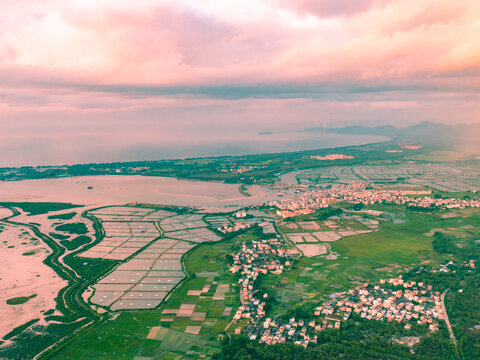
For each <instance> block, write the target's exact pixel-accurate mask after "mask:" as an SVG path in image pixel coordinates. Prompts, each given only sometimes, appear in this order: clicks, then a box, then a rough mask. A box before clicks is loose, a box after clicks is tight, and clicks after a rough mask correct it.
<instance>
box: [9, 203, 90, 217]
mask: <svg viewBox="0 0 480 360" xmlns="http://www.w3.org/2000/svg"><path fill="white" fill-rule="evenodd" d="M0 206H4V207H18V208H20V209H22V210H23V211H25V212H26V213H28V215H39V214H46V213H48V212H50V211H59V210H66V209H71V208H77V207H82V206H83V205H74V204H69V203H57V202H0Z"/></svg>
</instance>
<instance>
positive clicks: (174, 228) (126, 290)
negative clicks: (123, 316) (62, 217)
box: [80, 206, 221, 311]
mask: <svg viewBox="0 0 480 360" xmlns="http://www.w3.org/2000/svg"><path fill="white" fill-rule="evenodd" d="M91 214H92V215H94V216H96V217H97V218H98V219H100V220H101V222H102V227H103V229H104V231H105V237H104V239H103V240H102V241H101V242H100V243H98V244H97V245H95V246H94V247H92V248H91V249H89V250H87V251H85V252H83V253H82V254H80V256H82V257H91V258H103V259H113V260H120V261H122V263H121V264H120V265H118V266H117V267H116V268H115V269H114V270H113V271H112V272H111V273H110V274H108V275H107V276H105V277H104V278H102V279H100V281H98V282H97V283H96V284H95V285H93V287H92V289H91V293H93V295H92V296H91V297H90V299H89V301H90V302H91V303H92V304H95V305H98V306H102V307H107V308H109V309H110V310H112V311H116V310H130V309H152V308H156V307H157V306H159V305H160V303H161V302H162V301H163V300H164V299H165V298H166V297H167V296H168V294H169V293H170V292H171V291H172V290H173V289H174V288H175V287H176V286H177V285H178V284H180V283H181V282H182V281H183V280H184V279H185V277H186V275H187V274H186V273H185V271H184V268H183V264H182V258H183V256H184V255H185V254H186V253H187V252H188V251H190V250H191V249H192V248H194V247H195V246H196V244H197V243H202V242H214V241H219V240H221V237H220V236H218V235H216V234H215V233H214V232H213V231H211V230H209V229H208V228H207V226H208V225H207V223H205V222H204V221H203V220H202V218H203V216H204V215H202V214H188V215H177V214H176V213H174V212H172V211H165V210H154V209H145V208H140V207H119V206H115V207H108V208H101V209H99V210H94V211H92V212H91Z"/></svg>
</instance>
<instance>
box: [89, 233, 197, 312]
mask: <svg viewBox="0 0 480 360" xmlns="http://www.w3.org/2000/svg"><path fill="white" fill-rule="evenodd" d="M194 246H195V245H194V244H191V243H186V242H181V241H178V240H174V239H168V238H166V239H159V240H157V241H155V243H153V244H152V245H150V246H149V247H148V248H147V249H145V250H144V251H142V252H141V253H140V254H138V255H136V256H135V257H133V258H132V259H131V260H129V261H127V262H125V263H123V264H121V265H119V266H118V267H117V268H116V269H115V270H114V271H113V272H111V273H110V274H109V275H107V276H106V277H104V278H103V279H101V280H100V281H99V282H98V283H97V284H95V285H94V286H93V288H94V289H95V293H94V295H93V296H92V297H91V298H90V301H91V302H92V303H94V304H96V305H100V306H106V307H110V309H111V310H125V309H151V308H155V307H157V306H158V305H159V304H160V303H161V302H162V300H163V299H164V298H165V297H166V295H167V294H168V292H170V290H172V289H173V288H174V287H175V286H176V285H177V284H179V283H180V282H181V281H182V280H183V279H184V278H185V273H184V272H183V269H182V264H181V257H182V256H183V254H185V253H186V252H187V251H189V250H190V249H191V248H193V247H194Z"/></svg>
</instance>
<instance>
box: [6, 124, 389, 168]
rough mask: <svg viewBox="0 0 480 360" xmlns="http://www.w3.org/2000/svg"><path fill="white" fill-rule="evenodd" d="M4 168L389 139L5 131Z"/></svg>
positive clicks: (289, 133)
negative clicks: (15, 134) (16, 134)
mask: <svg viewBox="0 0 480 360" xmlns="http://www.w3.org/2000/svg"><path fill="white" fill-rule="evenodd" d="M0 140H2V141H0V167H2V166H4V167H5V166H36V165H64V164H78V163H100V162H122V161H136V160H160V159H178V158H189V157H200V156H224V155H246V154H260V153H277V152H291V151H299V150H314V149H324V148H332V147H343V146H352V145H361V144H366V143H372V142H379V141H386V140H388V138H386V137H382V136H359V135H345V134H341V135H340V134H326V133H322V132H315V133H310V132H304V131H281V132H269V131H265V132H261V131H258V132H252V131H250V132H245V131H244V132H241V131H225V130H223V129H222V130H217V129H215V128H214V127H213V126H211V127H205V128H204V129H203V131H201V132H200V131H198V130H197V129H193V130H192V129H191V128H190V129H189V128H183V127H179V128H178V129H176V130H175V131H174V132H172V133H166V132H162V131H152V132H151V133H150V134H148V132H147V131H145V132H139V131H138V129H137V131H132V132H131V133H130V134H129V135H125V133H123V132H122V133H121V134H120V133H117V132H116V131H115V129H112V131H111V132H110V133H102V132H98V133H96V134H91V135H90V136H85V135H82V134H78V133H76V132H64V133H63V134H62V135H61V136H58V134H57V135H56V136H55V137H50V136H48V135H46V134H43V135H40V136H31V137H30V136H29V137H28V138H27V139H24V140H23V141H19V140H18V139H15V137H13V138H12V137H8V136H5V134H4V135H0Z"/></svg>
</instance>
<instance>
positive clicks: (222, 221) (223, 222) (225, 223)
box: [205, 216, 232, 228]
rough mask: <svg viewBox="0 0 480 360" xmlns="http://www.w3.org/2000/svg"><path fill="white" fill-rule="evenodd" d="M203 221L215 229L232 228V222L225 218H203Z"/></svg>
mask: <svg viewBox="0 0 480 360" xmlns="http://www.w3.org/2000/svg"><path fill="white" fill-rule="evenodd" d="M205 221H207V222H208V223H209V224H210V225H212V226H213V227H215V228H223V227H229V226H232V222H231V221H230V220H229V219H228V218H227V217H225V216H208V217H206V218H205Z"/></svg>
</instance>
